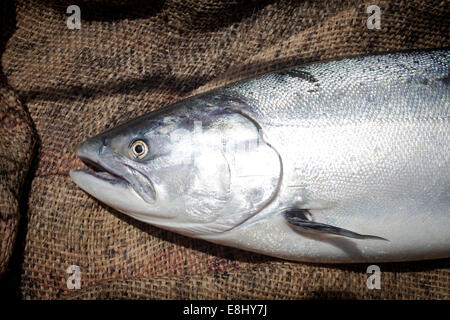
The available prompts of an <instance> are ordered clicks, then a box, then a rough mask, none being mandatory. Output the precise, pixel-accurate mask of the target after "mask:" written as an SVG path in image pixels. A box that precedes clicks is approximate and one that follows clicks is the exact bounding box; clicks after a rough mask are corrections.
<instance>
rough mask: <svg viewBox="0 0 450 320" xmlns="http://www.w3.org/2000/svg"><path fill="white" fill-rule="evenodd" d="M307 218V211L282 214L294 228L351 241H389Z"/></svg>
mask: <svg viewBox="0 0 450 320" xmlns="http://www.w3.org/2000/svg"><path fill="white" fill-rule="evenodd" d="M308 216H311V214H310V213H309V211H308V210H303V209H291V210H288V211H286V212H284V217H285V219H286V221H287V222H289V223H290V224H291V225H293V226H295V227H300V228H303V229H305V230H308V231H314V232H320V233H323V234H333V235H338V236H342V237H347V238H353V239H373V240H385V241H389V240H387V239H385V238H382V237H377V236H372V235H366V234H359V233H356V232H353V231H350V230H346V229H342V228H338V227H335V226H331V225H329V224H324V223H319V222H314V221H310V220H308V218H307V217H308Z"/></svg>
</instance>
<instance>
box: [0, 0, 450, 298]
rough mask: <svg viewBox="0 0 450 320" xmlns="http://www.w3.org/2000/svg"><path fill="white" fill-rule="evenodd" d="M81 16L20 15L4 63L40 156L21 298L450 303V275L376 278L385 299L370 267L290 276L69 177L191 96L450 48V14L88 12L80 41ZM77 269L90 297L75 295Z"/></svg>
mask: <svg viewBox="0 0 450 320" xmlns="http://www.w3.org/2000/svg"><path fill="white" fill-rule="evenodd" d="M71 4H74V2H73V1H70V2H68V1H50V2H48V1H45V2H44V1H42V2H41V1H36V0H23V1H19V2H18V3H17V4H16V6H15V11H16V15H15V19H16V25H17V27H16V30H15V32H14V33H13V34H12V36H11V37H10V39H9V41H8V42H7V44H6V49H5V51H4V53H3V55H2V70H3V72H4V74H5V75H6V77H7V81H8V83H9V85H10V86H11V87H12V88H13V89H14V91H15V92H16V94H17V95H18V96H19V97H20V100H21V101H22V102H23V104H24V106H25V107H26V108H27V110H29V113H30V115H31V118H32V120H33V122H34V126H35V128H36V131H37V135H38V137H39V141H40V145H39V147H40V148H39V153H38V155H37V168H36V171H35V177H34V179H33V181H32V184H31V190H30V193H29V195H28V197H29V210H28V213H27V233H26V242H25V249H24V252H23V262H22V268H21V270H20V272H21V282H20V292H21V296H22V297H23V298H26V299H42V298H51V299H52V298H164V299H166V298H183V299H184V298H200V299H203V298H205V299H210V298H216V299H225V298H226V299H229V298H275V299H286V298H288V299H293V298H400V299H404V298H412V299H428V298H435V299H448V298H449V296H450V295H449V281H450V271H449V270H450V269H449V262H450V261H449V260H448V259H446V260H440V261H426V262H414V263H400V264H380V268H381V271H382V276H381V277H382V278H381V290H369V289H368V288H367V286H366V281H367V278H368V276H369V275H368V274H367V273H366V269H367V266H368V265H359V264H358V265H340V266H333V265H312V264H303V263H293V262H286V261H281V260H277V259H274V258H270V257H266V256H261V255H257V254H252V253H249V252H244V251H240V250H237V249H232V248H227V247H223V246H218V245H214V244H210V243H207V242H204V241H200V240H195V239H190V238H187V237H183V236H180V235H177V234H175V233H171V232H167V231H163V230H161V229H158V228H155V227H152V226H149V225H146V224H143V223H140V222H137V221H134V220H132V219H130V218H128V217H126V216H125V215H123V214H120V213H117V212H115V211H114V210H112V209H110V208H107V207H106V206H104V205H102V204H101V203H99V202H98V201H96V200H95V199H93V198H92V197H89V196H88V195H87V194H85V193H84V192H83V191H81V190H80V189H79V188H77V187H76V186H75V184H74V183H73V182H72V181H71V180H70V178H69V177H68V171H69V169H70V168H72V167H79V166H82V164H81V162H80V161H79V160H77V159H76V156H75V153H74V149H75V147H76V146H77V145H78V144H79V143H80V142H82V141H83V140H84V139H86V138H87V137H89V136H92V135H94V134H96V133H99V132H101V131H103V130H105V129H107V128H111V127H113V126H115V125H117V124H119V123H121V122H124V121H126V120H127V119H131V118H134V117H136V116H138V115H141V114H143V113H145V112H148V111H150V110H153V109H155V108H159V107H162V106H164V105H166V104H168V103H169V102H171V101H174V100H176V99H179V98H180V97H182V96H184V95H187V94H191V93H193V92H203V91H205V90H208V89H210V88H213V87H216V86H220V85H223V84H227V83H230V82H232V81H236V80H239V79H242V78H246V77H249V76H253V75H256V74H260V73H264V72H269V71H272V70H276V69H278V68H284V67H287V66H291V65H295V64H301V63H307V62H311V61H319V60H325V59H336V58H340V57H343V56H351V55H360V54H368V53H374V52H385V51H396V50H404V49H420V48H437V47H444V46H448V45H449V39H448V34H449V29H448V26H449V23H448V22H449V21H448V20H447V17H448V16H449V12H448V6H447V5H446V3H445V1H443V2H442V1H435V2H428V3H426V4H425V3H422V2H421V1H392V2H386V1H375V0H374V1H372V0H371V1H327V2H326V3H325V2H324V3H320V2H318V1H310V2H304V1H302V2H298V3H294V2H289V1H286V2H284V1H280V2H275V1H237V2H236V1H234V2H230V1H226V0H221V1H213V0H200V1H182V0H179V1H174V0H171V1H164V2H152V3H147V2H146V1H142V2H140V1H113V2H111V1H108V2H107V1H91V2H90V1H78V5H79V6H80V8H81V29H79V30H78V29H75V30H70V29H68V27H67V25H66V20H67V18H68V16H69V15H68V14H66V9H67V7H68V6H69V5H71ZM369 5H378V6H379V7H380V8H381V29H380V30H377V29H368V28H367V26H366V21H367V18H368V17H369V15H370V14H368V13H367V12H366V10H367V7H368V6H369ZM2 139H4V138H3V136H2ZM2 143H4V142H2ZM27 150H29V148H28V149H27ZM1 161H2V166H4V164H3V163H6V162H5V161H7V160H4V159H3V158H2V159H1ZM8 177H10V176H8ZM11 177H12V178H11V181H14V183H15V184H14V185H20V184H19V183H18V181H19V180H20V179H18V178H15V177H14V176H11ZM8 179H10V178H8ZM11 183H12V182H11ZM9 185H11V184H9ZM3 201H4V200H3V196H2V202H3ZM8 201H9V200H8ZM8 203H9V204H7V206H8V208H10V207H13V204H12V202H10V201H9V202H8ZM70 265H76V266H79V268H80V271H81V288H80V289H78V290H77V289H74V290H70V289H68V287H67V280H68V278H69V276H70V274H67V273H66V270H67V268H68V267H69V266H70Z"/></svg>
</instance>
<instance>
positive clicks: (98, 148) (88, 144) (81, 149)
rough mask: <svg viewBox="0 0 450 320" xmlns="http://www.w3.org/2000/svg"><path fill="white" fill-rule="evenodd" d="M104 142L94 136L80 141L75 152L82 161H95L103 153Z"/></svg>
mask: <svg viewBox="0 0 450 320" xmlns="http://www.w3.org/2000/svg"><path fill="white" fill-rule="evenodd" d="M104 147H105V144H104V143H103V141H102V139H100V138H99V137H94V138H91V139H88V140H86V141H84V142H82V143H81V144H80V145H79V146H78V147H77V149H76V154H77V156H78V157H79V158H81V159H82V160H83V161H88V162H94V163H97V162H98V160H99V156H100V155H101V154H102V153H103V150H104Z"/></svg>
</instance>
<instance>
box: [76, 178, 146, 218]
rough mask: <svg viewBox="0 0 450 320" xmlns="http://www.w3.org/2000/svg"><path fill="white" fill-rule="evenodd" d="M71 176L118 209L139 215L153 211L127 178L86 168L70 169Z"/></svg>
mask: <svg viewBox="0 0 450 320" xmlns="http://www.w3.org/2000/svg"><path fill="white" fill-rule="evenodd" d="M70 177H71V178H72V180H73V181H74V182H75V183H76V184H77V185H78V186H79V187H80V188H81V189H83V190H84V191H86V192H87V193H89V194H90V195H92V196H93V197H95V198H97V199H99V200H101V201H102V202H104V203H105V204H107V205H109V206H111V207H113V208H114V209H116V210H118V211H121V212H125V211H126V212H132V213H133V214H137V215H141V214H142V215H144V214H145V215H148V213H149V212H152V211H153V210H152V209H153V208H152V206H151V205H149V204H148V203H147V202H146V201H144V199H142V198H141V197H140V196H139V195H138V194H137V193H136V191H134V189H133V188H132V187H131V186H130V184H129V183H128V182H127V181H125V180H122V179H117V178H115V177H113V176H110V177H105V176H102V175H100V174H96V173H93V172H90V171H88V170H86V169H80V170H70ZM117 195H120V196H117Z"/></svg>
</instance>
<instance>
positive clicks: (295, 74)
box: [281, 69, 317, 83]
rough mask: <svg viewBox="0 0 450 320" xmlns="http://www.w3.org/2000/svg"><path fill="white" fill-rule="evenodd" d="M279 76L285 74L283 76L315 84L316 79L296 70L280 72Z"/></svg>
mask: <svg viewBox="0 0 450 320" xmlns="http://www.w3.org/2000/svg"><path fill="white" fill-rule="evenodd" d="M281 74H285V75H288V76H291V77H293V78H300V79H303V80H306V81H308V82H311V83H316V82H317V79H316V78H315V77H314V76H313V75H312V74H311V73H309V72H306V71H302V70H296V69H294V70H288V71H284V72H282V73H281Z"/></svg>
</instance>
